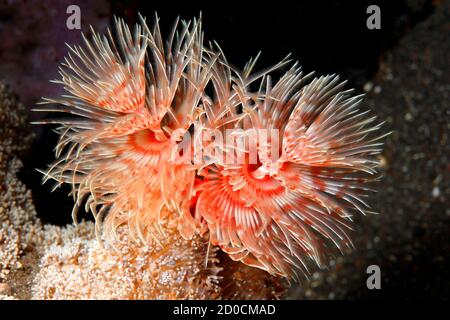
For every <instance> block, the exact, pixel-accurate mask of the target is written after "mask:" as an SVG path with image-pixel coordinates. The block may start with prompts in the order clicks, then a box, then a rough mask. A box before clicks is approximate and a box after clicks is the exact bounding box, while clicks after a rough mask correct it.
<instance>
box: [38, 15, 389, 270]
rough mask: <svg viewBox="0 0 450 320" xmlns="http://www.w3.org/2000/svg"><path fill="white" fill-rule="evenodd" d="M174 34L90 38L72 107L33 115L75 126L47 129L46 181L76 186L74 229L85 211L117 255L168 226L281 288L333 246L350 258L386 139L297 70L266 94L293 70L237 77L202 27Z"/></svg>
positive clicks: (187, 26)
mask: <svg viewBox="0 0 450 320" xmlns="http://www.w3.org/2000/svg"><path fill="white" fill-rule="evenodd" d="M176 26H177V24H175V27H174V29H173V31H172V32H171V34H170V36H169V38H168V40H167V42H163V40H162V36H161V32H160V30H159V26H158V22H156V23H155V26H154V28H153V30H150V29H149V28H148V27H147V25H146V23H145V20H144V19H143V18H141V21H140V24H137V25H136V26H135V28H134V32H133V33H132V32H131V31H130V29H129V28H128V26H127V25H126V24H125V23H124V22H123V21H122V20H120V19H117V20H116V38H115V37H114V36H113V35H112V32H108V35H107V36H104V37H102V36H100V35H98V34H95V33H94V35H93V38H92V40H87V39H86V40H85V47H84V48H82V47H72V48H70V51H71V52H70V54H69V56H68V58H67V59H66V63H65V64H64V65H63V66H62V68H61V71H60V73H61V80H58V81H56V82H57V83H60V84H62V85H63V86H64V88H65V89H66V91H67V92H68V95H66V96H63V97H61V98H56V99H55V98H52V99H46V100H45V101H44V103H45V105H44V106H43V107H42V108H40V109H38V110H41V111H52V112H64V113H69V114H72V115H75V116H77V117H72V118H70V119H64V120H51V121H44V123H58V124H59V125H60V126H59V127H58V129H57V131H58V132H59V134H60V140H59V143H58V145H57V148H56V156H57V158H58V160H57V161H56V162H55V163H54V164H53V165H51V166H50V168H49V170H48V171H47V172H45V175H46V179H50V178H51V179H54V180H55V181H56V187H57V186H59V185H60V184H62V183H68V184H71V185H72V195H73V196H74V199H75V206H74V211H73V216H74V218H75V219H76V214H77V210H78V208H79V207H80V206H81V205H83V204H84V205H85V207H86V209H89V210H90V211H91V212H92V213H93V215H94V217H95V220H96V222H97V223H96V228H97V235H98V237H99V238H102V239H106V240H107V241H108V242H109V243H112V244H114V242H115V241H116V240H117V239H115V238H117V236H118V235H117V230H118V229H121V230H123V229H122V228H124V227H125V230H126V232H128V234H129V236H130V238H132V239H135V240H136V241H137V242H143V243H147V242H152V241H157V239H158V234H159V233H161V234H163V233H164V230H163V228H162V227H161V221H164V220H168V221H170V222H171V223H174V224H175V226H176V228H177V230H178V231H179V232H180V233H181V235H182V236H183V237H184V238H186V239H191V238H193V237H195V236H197V235H198V234H199V235H201V236H205V237H209V239H210V241H211V243H212V244H213V245H218V246H220V247H221V248H222V249H223V250H224V251H225V252H226V253H228V254H229V255H230V257H231V258H232V259H233V260H237V261H242V262H244V263H246V264H248V265H250V266H254V267H258V268H260V269H263V270H266V271H268V272H270V273H272V274H276V275H281V276H287V277H297V275H298V274H303V273H305V274H307V273H308V272H309V271H308V265H309V264H310V263H311V261H314V262H316V263H317V264H318V265H319V266H321V265H322V264H323V256H324V254H325V253H327V252H328V248H329V247H330V244H332V245H334V246H336V247H337V248H338V249H342V248H343V247H346V246H351V241H350V238H349V237H348V235H347V232H346V229H348V228H349V222H350V221H351V216H352V214H353V212H354V211H360V212H362V213H365V212H367V208H368V205H367V204H366V203H365V201H364V200H363V198H364V197H365V196H366V193H367V192H368V191H370V189H369V188H367V187H366V182H368V181H369V180H371V178H370V176H371V175H373V174H374V173H375V172H376V166H377V162H376V161H375V159H374V156H375V155H376V154H378V153H379V152H380V151H381V142H379V140H380V139H381V138H382V136H379V135H377V132H378V129H379V128H380V126H381V124H376V123H375V118H374V117H369V116H368V113H367V112H361V111H360V110H359V108H358V106H359V104H360V101H361V97H359V96H356V97H353V96H352V95H351V90H345V91H344V90H343V87H344V85H345V83H344V82H339V79H338V77H336V76H326V77H319V78H314V79H312V80H311V78H312V76H311V75H308V76H305V77H304V76H303V74H302V72H301V69H300V68H299V67H298V65H297V64H294V65H293V66H292V67H291V68H290V69H289V70H288V72H287V73H286V74H285V75H284V76H282V77H281V78H280V79H279V80H278V81H277V82H276V83H275V84H274V85H273V84H272V80H271V76H270V74H271V72H272V71H273V70H275V69H279V68H281V67H283V66H285V65H287V64H288V63H289V60H287V59H285V60H283V61H281V62H280V63H279V64H277V65H275V66H274V67H272V68H269V69H267V70H264V71H262V72H259V73H253V68H254V65H255V62H256V59H255V60H251V61H250V62H249V63H248V64H247V66H246V67H245V68H244V70H242V71H238V70H236V69H235V68H232V67H230V65H229V64H228V62H227V61H226V59H225V57H224V55H223V53H222V51H221V50H220V48H219V47H218V46H217V45H214V46H211V47H208V48H205V47H204V45H203V35H202V31H201V22H200V21H199V20H196V19H194V20H193V21H191V22H182V26H181V29H179V30H178V31H177V27H176ZM256 82H260V86H259V89H258V90H253V89H252V88H253V87H254V85H255V84H256ZM210 91H211V92H212V94H210V93H209V92H210ZM192 133H193V136H192ZM219 136H222V137H223V136H226V137H230V136H231V137H233V139H234V140H232V142H230V141H225V143H221V141H219V140H220V139H218V138H217V137H219ZM199 145H200V147H199ZM199 150H201V151H202V154H201V155H200V156H199V155H198V152H199ZM192 154H193V156H192ZM197 160H200V161H197Z"/></svg>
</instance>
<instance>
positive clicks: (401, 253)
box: [0, 0, 450, 299]
mask: <svg viewBox="0 0 450 320" xmlns="http://www.w3.org/2000/svg"><path fill="white" fill-rule="evenodd" d="M297 2H298V3H294V2H283V1H271V2H268V3H262V2H250V1H249V2H247V1H246V2H244V1H239V2H237V1H225V2H219V1H210V2H209V4H200V3H193V2H192V1H183V2H179V3H177V2H173V1H159V2H158V3H155V2H154V1H143V0H142V1H140V0H134V1H126V2H125V1H123V2H121V1H106V0H94V1H87V0H79V1H75V0H73V1H59V0H58V1H57V0H49V1H18V0H11V1H8V2H7V3H1V2H0V39H2V41H1V43H0V78H1V79H3V81H5V82H7V83H8V84H9V85H10V86H11V88H12V89H13V90H14V91H15V92H16V93H17V94H18V96H19V98H20V99H21V100H22V101H23V102H24V104H25V105H26V106H27V107H28V106H29V107H30V109H31V107H32V106H33V105H34V104H35V103H36V102H37V101H39V99H40V97H41V96H54V95H56V94H59V93H60V91H59V89H58V88H57V87H55V86H54V85H50V84H49V83H48V80H49V79H54V78H56V77H57V67H58V64H59V63H60V62H61V60H62V58H63V57H64V55H65V53H66V51H67V49H66V47H65V45H64V43H65V42H68V43H70V44H73V43H77V42H79V41H80V33H79V31H76V30H75V31H71V30H67V28H65V19H66V18H67V14H66V13H65V10H66V8H67V6H68V5H70V4H78V5H79V6H80V8H81V14H82V16H81V17H82V28H83V30H84V31H86V32H88V29H87V27H88V25H89V24H92V25H93V26H94V28H95V29H96V30H104V29H105V28H106V27H107V26H108V25H111V22H112V16H113V15H114V14H115V15H118V16H120V17H124V18H125V19H126V20H127V21H128V22H129V23H135V22H136V21H137V13H138V12H140V13H141V14H142V15H144V16H147V21H148V22H151V21H153V17H154V13H155V11H156V12H157V13H158V16H159V17H160V18H161V20H160V24H161V28H162V31H163V33H166V34H167V32H168V31H169V30H170V28H171V26H172V23H173V21H174V20H175V18H176V17H177V16H181V17H182V18H186V19H190V18H192V17H194V16H198V14H199V12H202V18H203V27H204V31H205V39H206V41H209V40H216V41H217V42H218V43H219V44H220V46H221V47H222V49H223V51H224V53H225V55H226V56H227V59H228V60H229V61H230V62H231V63H232V64H233V65H235V66H238V67H243V66H244V64H245V63H246V62H247V60H248V59H249V58H250V57H252V56H253V57H254V56H255V55H256V54H257V53H258V52H259V51H262V55H261V59H260V60H259V63H258V64H257V69H258V67H260V68H264V67H266V66H268V65H271V64H275V63H276V62H278V61H279V60H281V59H282V58H283V57H285V56H286V55H287V54H288V53H292V57H293V58H294V59H297V60H299V61H300V63H301V65H303V67H304V70H305V71H306V72H309V71H313V70H314V71H316V72H317V74H318V75H320V74H327V73H338V74H340V75H341V76H342V78H343V79H348V80H349V86H351V87H355V88H356V89H357V90H358V92H367V94H368V97H367V100H366V101H367V103H366V104H367V107H370V108H371V109H373V111H374V113H375V114H376V115H377V116H378V117H379V118H380V119H381V120H386V121H387V124H386V127H385V130H386V131H393V134H392V135H391V136H390V137H389V138H388V139H387V140H386V149H385V152H384V153H383V157H382V160H383V163H384V167H383V170H384V172H383V173H384V175H385V178H384V179H383V181H382V182H381V183H380V184H379V186H378V188H379V190H380V192H379V193H378V194H376V195H374V196H373V199H372V205H373V208H374V209H375V210H377V211H379V212H380V213H381V214H380V215H377V216H369V217H359V218H358V219H357V220H358V221H357V230H356V231H355V232H354V234H352V237H353V238H354V239H355V244H356V250H354V252H353V253H351V254H349V255H346V256H345V257H340V258H338V259H335V260H332V262H331V265H330V268H329V270H327V271H323V272H317V273H315V274H314V275H313V276H312V279H311V280H310V281H308V282H305V283H303V284H301V285H300V286H296V287H294V288H293V289H292V290H291V292H290V295H289V297H291V298H309V299H314V298H322V299H346V298H356V299H358V298H359V299H361V298H362V299H374V298H375V299H380V298H381V299H384V298H393V297H395V298H430V297H433V298H448V295H449V280H450V278H449V276H448V274H447V273H448V271H449V270H450V268H449V266H450V264H449V262H448V256H449V253H450V249H449V241H448V231H449V230H450V212H449V209H448V197H449V193H450V191H449V183H448V182H449V179H448V177H449V175H448V172H449V169H450V168H449V164H448V155H449V147H448V141H447V139H448V138H447V137H448V133H449V125H448V119H449V111H448V101H449V100H448V98H449V97H450V89H449V88H450V86H449V76H448V74H449V71H450V70H449V65H448V62H449V61H450V57H449V51H450V50H449V49H450V45H449V39H450V37H449V36H450V24H449V21H450V19H449V18H450V14H449V5H448V4H447V3H445V2H444V1H426V0H410V1H302V2H301V1H297ZM370 4H377V5H379V6H380V8H381V19H382V22H381V30H368V29H367V28H366V19H367V17H368V14H367V13H366V8H367V6H368V5H370ZM37 117H39V115H36V114H35V113H31V112H30V119H37ZM33 130H34V131H35V133H36V140H35V143H34V145H33V147H32V150H31V151H30V153H29V155H28V158H27V159H25V166H24V168H23V170H22V171H21V174H20V177H21V179H22V180H23V181H24V182H25V183H26V184H27V186H28V187H29V188H30V189H32V191H33V199H34V202H35V205H36V209H37V211H38V214H39V216H40V217H41V219H42V220H43V221H44V222H47V223H53V224H58V225H64V224H66V223H70V222H71V221H70V211H71V208H72V205H73V203H72V199H71V198H70V197H67V193H68V191H69V190H68V189H65V188H62V189H59V190H56V191H55V192H54V193H50V192H49V185H45V186H42V185H41V176H40V174H39V173H38V172H37V171H35V168H45V167H46V166H47V164H49V163H51V162H52V160H53V151H52V149H53V147H54V146H55V144H56V138H57V137H56V134H54V133H52V131H51V130H50V128H42V127H34V128H33ZM84 218H86V219H89V215H88V214H85V215H84ZM370 264H377V265H379V266H380V267H381V270H382V289H381V290H375V291H370V290H368V289H367V288H366V286H365V279H366V277H367V275H366V273H365V270H366V268H367V266H368V265H370Z"/></svg>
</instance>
